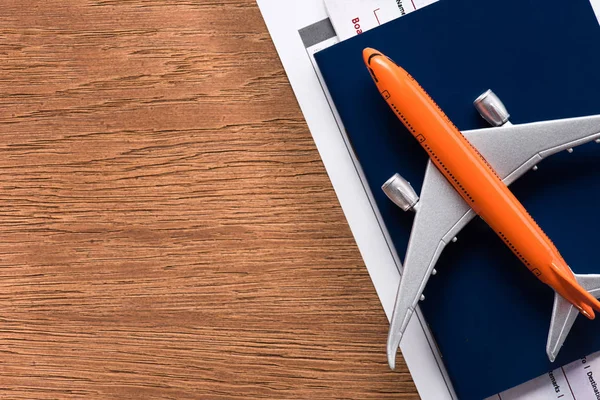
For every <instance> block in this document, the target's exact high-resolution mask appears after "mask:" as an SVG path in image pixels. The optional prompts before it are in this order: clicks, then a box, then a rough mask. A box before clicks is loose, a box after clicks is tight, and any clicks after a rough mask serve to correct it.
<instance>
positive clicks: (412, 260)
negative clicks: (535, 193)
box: [387, 161, 476, 369]
mask: <svg viewBox="0 0 600 400" xmlns="http://www.w3.org/2000/svg"><path fill="white" fill-rule="evenodd" d="M416 213H417V214H416V216H415V219H414V222H413V227H412V232H411V235H410V240H409V243H408V250H407V253H406V258H405V263H404V270H403V271H402V278H401V280H400V286H399V287H398V295H397V296H396V304H395V306H394V312H393V316H392V320H391V323H390V331H389V337H388V343H387V355H388V361H389V363H390V367H391V368H392V369H394V365H395V359H396V351H397V349H398V346H399V345H400V340H401V339H402V335H403V334H404V331H405V330H406V327H407V326H408V322H409V321H410V318H411V316H412V315H413V313H414V312H415V307H416V306H417V303H418V302H419V300H420V299H421V296H422V294H423V290H425V285H426V284H427V281H428V280H429V277H430V276H431V275H432V274H434V273H435V272H434V271H435V270H434V266H435V264H436V262H437V260H438V258H439V257H440V254H441V253H442V250H443V249H444V247H445V246H446V244H448V243H449V242H450V241H452V239H453V238H454V237H456V234H457V233H458V232H459V231H460V230H461V229H462V228H464V227H465V226H466V225H467V224H468V223H469V222H470V221H471V220H472V219H473V217H474V216H475V215H476V214H475V212H474V211H473V210H471V208H470V207H469V206H468V205H467V203H466V202H465V201H464V200H463V199H462V197H460V195H459V194H458V192H457V191H456V190H455V189H454V188H453V187H452V185H450V183H449V182H448V181H447V180H446V178H445V177H444V175H442V174H441V172H439V171H438V169H437V168H436V167H435V166H434V165H433V164H432V162H431V161H429V162H428V164H427V170H426V172H425V179H424V181H423V188H422V190H421V199H420V201H419V203H418V207H417V211H416Z"/></svg>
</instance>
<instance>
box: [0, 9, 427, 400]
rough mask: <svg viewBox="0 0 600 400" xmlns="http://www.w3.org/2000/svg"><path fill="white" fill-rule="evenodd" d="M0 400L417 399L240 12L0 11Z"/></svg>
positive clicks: (271, 55)
mask: <svg viewBox="0 0 600 400" xmlns="http://www.w3.org/2000/svg"><path fill="white" fill-rule="evenodd" d="M0 151H1V154H2V157H0V171H1V174H0V237H1V238H2V240H1V241H0V397H1V398H12V399H25V398H27V399H29V398H36V399H51V398H52V399H54V398H60V399H75V398H86V399H90V398H119V399H123V398H139V399H155V398H170V399H184V398H203V399H236V398H239V399H247V398H274V399H284V398H285V399H317V398H340V399H342V398H348V399H349V398H355V399H369V398H372V399H383V398H403V399H416V398H418V396H417V395H416V390H415V388H414V385H413V383H412V381H411V379H410V375H409V374H408V372H407V370H406V367H405V366H404V365H403V364H402V363H400V367H399V369H400V372H396V373H394V372H390V371H388V368H387V365H386V359H385V340H386V333H387V321H386V319H385V316H384V313H383V311H382V309H381V306H380V304H379V302H378V299H377V296H376V294H375V291H374V289H373V287H372V284H371V281H370V279H369V277H368V275H367V271H366V269H365V267H364V265H363V262H362V260H361V258H360V255H359V252H358V250H357V248H356V245H355V243H354V241H353V239H352V236H351V233H350V230H349V228H348V226H347V223H346V221H345V219H344V216H343V214H342V212H341V209H340V207H339V204H338V202H337V199H336V197H335V194H334V192H333V190H332V187H331V184H330V182H329V180H328V178H327V175H326V173H325V170H324V168H323V165H322V163H321V160H320V159H319V155H318V153H317V151H316V148H315V146H314V143H313V141H312V139H311V137H310V133H309V132H308V129H307V127H306V125H305V122H304V120H303V118H302V115H301V113H300V110H299V108H298V106H297V103H296V101H295V98H294V96H293V93H292V91H291V89H290V87H289V84H288V81H287V79H286V76H285V73H284V71H283V69H282V66H281V64H280V62H279V59H278V57H277V54H276V52H275V49H274V47H273V44H272V42H271V40H270V37H269V35H268V33H267V30H266V27H265V25H264V22H263V21H262V18H261V16H260V13H259V11H258V9H257V6H256V4H255V3H254V1H253V0H227V1H219V2H213V1H201V0H197V1H175V0H170V1H168V0H131V1H121V0H119V1H117V0H87V1H75V0H60V1H58V0H45V1H43V2H41V1H33V0H18V1H17V0H5V1H3V2H2V13H0Z"/></svg>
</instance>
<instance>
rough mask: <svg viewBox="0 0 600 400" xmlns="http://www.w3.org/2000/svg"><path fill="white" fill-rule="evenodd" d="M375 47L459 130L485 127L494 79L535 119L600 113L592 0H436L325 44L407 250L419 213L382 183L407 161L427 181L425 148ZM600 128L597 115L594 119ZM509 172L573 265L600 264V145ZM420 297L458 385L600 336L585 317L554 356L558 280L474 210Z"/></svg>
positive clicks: (527, 370) (348, 117)
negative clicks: (374, 64) (397, 107)
mask: <svg viewBox="0 0 600 400" xmlns="http://www.w3.org/2000/svg"><path fill="white" fill-rule="evenodd" d="M365 47H373V48H375V49H377V50H379V51H381V52H383V53H384V54H386V55H388V56H389V57H390V58H392V59H393V60H395V61H396V63H398V64H399V65H401V66H402V67H403V68H404V69H406V70H407V71H408V72H409V73H410V74H411V75H412V76H413V77H414V78H415V79H416V80H417V81H418V82H419V83H420V84H421V85H422V86H423V88H425V90H426V91H428V92H429V94H430V95H431V96H432V97H433V99H434V100H435V101H436V102H437V103H438V104H439V105H440V107H441V108H442V109H443V110H444V111H445V112H446V113H447V114H448V116H449V117H450V119H451V120H452V121H453V122H454V123H455V124H456V125H457V126H458V128H459V129H461V130H469V129H476V128H482V127H485V126H486V124H485V122H484V121H483V120H482V119H481V117H479V115H478V114H477V112H476V110H475V109H474V108H473V105H472V102H473V100H474V99H475V98H476V97H477V96H478V95H479V94H481V93H482V92H484V91H485V90H487V89H492V90H493V91H494V92H495V93H496V94H497V95H498V96H499V97H500V98H501V99H502V100H503V102H504V103H505V105H506V106H507V108H508V110H509V112H510V113H511V122H513V123H517V124H519V123H526V122H535V121H542V120H551V119H559V118H568V117H578V116H584V115H591V114H600V26H599V24H598V20H597V19H596V17H595V15H594V12H593V9H592V7H591V5H590V2H589V0H570V1H568V2H565V1H563V0H512V1H510V0H509V1H506V0H502V1H500V0H440V1H439V2H438V3H436V4H433V5H431V6H428V7H426V8H424V9H422V10H420V11H418V12H415V13H412V14H409V15H407V16H404V17H402V18H400V19H398V20H395V21H393V22H391V23H388V24H385V25H383V26H381V27H379V28H377V29H374V30H371V31H369V32H366V33H364V34H362V35H359V36H357V37H355V38H352V39H350V40H347V41H344V42H342V43H340V44H338V45H336V46H333V47H331V48H329V49H326V50H324V51H322V52H320V53H318V54H317V56H316V58H317V62H318V64H319V67H320V69H321V72H322V73H323V77H324V79H325V81H326V83H327V87H328V89H329V91H330V93H331V96H332V98H333V100H334V102H335V104H336V107H337V110H338V111H339V114H340V116H341V118H342V121H343V123H344V126H345V128H346V131H347V134H348V136H349V138H350V141H351V143H352V146H353V149H354V151H355V153H356V156H357V158H358V160H359V162H360V164H361V167H362V169H363V171H364V173H365V176H366V179H367V181H368V185H369V187H370V189H371V191H372V193H373V195H374V198H375V201H376V204H377V207H378V208H379V211H380V212H381V215H382V217H383V220H384V222H385V225H386V228H387V229H388V231H389V233H390V236H391V238H392V240H393V243H394V245H395V247H396V249H397V251H398V254H400V255H401V256H402V255H403V254H405V251H406V247H407V243H408V239H409V234H410V229H411V224H412V218H413V216H412V215H410V213H403V212H402V211H401V210H400V209H398V208H397V207H396V206H394V205H393V204H392V203H391V202H390V201H389V200H388V199H387V198H386V197H385V195H384V194H383V192H382V191H381V189H380V187H381V185H382V184H383V183H384V182H385V181H386V180H387V179H388V178H389V177H390V176H392V175H393V174H394V173H396V172H398V173H400V174H401V175H403V176H404V177H405V178H406V179H408V180H409V181H410V182H411V183H412V184H413V186H414V187H415V189H416V190H417V192H418V191H419V189H420V186H421V183H422V180H423V174H424V172H425V165H426V161H427V157H426V154H425V152H424V151H423V150H422V149H421V147H420V146H419V144H418V143H417V141H416V140H414V138H413V137H412V136H411V135H410V133H409V132H408V131H407V130H406V129H405V128H404V126H403V125H402V124H401V123H400V121H399V120H398V119H397V118H396V117H395V115H394V114H393V112H392V111H391V110H390V109H389V108H388V106H387V105H386V103H385V102H384V100H383V99H382V98H381V96H380V94H379V93H378V91H377V88H376V87H375V85H374V84H373V82H372V80H371V77H370V75H369V73H368V71H367V70H366V68H365V66H364V64H363V60H362V50H363V49H364V48H365ZM599 128H600V127H599ZM539 167H540V168H539V170H538V171H535V172H534V171H531V172H529V173H528V174H526V175H525V176H524V177H523V178H521V179H520V180H519V181H517V182H516V183H515V184H514V185H512V186H511V189H512V190H513V192H514V193H515V195H516V196H517V198H519V200H520V201H521V202H522V203H523V205H524V206H525V207H526V208H527V209H528V211H530V213H531V214H532V216H533V217H534V219H536V221H537V222H538V223H539V225H540V226H541V227H542V229H544V230H545V231H546V233H547V234H548V235H549V236H550V238H551V239H552V240H553V241H554V243H555V244H556V246H557V248H558V249H559V250H560V252H561V254H562V255H563V256H564V258H565V259H566V261H567V262H568V263H569V265H570V267H571V269H573V271H575V272H576V273H596V274H600V252H599V250H598V249H599V247H600V246H599V245H600V146H599V145H596V144H588V145H585V146H581V147H578V148H576V149H575V153H574V154H567V153H566V152H565V153H564V154H559V155H555V156H553V157H551V158H549V159H548V160H546V161H544V162H543V163H542V164H541V165H540V166H539ZM436 268H437V270H438V274H437V275H436V276H435V277H432V278H431V279H430V280H429V283H428V285H427V288H426V290H425V297H426V299H427V300H426V301H424V302H422V303H421V309H422V311H423V313H424V315H425V318H426V320H427V322H428V324H429V325H430V328H431V331H432V332H433V335H434V337H435V339H436V341H437V344H438V346H439V349H440V352H441V354H442V356H443V361H444V363H445V366H446V368H447V370H448V373H449V375H450V378H451V380H452V383H453V385H454V388H455V390H456V392H457V395H458V397H459V398H460V399H467V400H469V399H482V398H485V397H487V396H491V395H494V394H495V393H499V392H501V391H504V390H506V389H509V388H511V387H514V386H516V385H519V384H521V383H523V382H526V381H528V380H530V379H532V378H535V377H537V376H540V375H542V374H544V373H546V372H548V371H550V370H552V369H555V368H558V367H559V366H561V365H564V364H566V363H568V362H571V361H574V360H576V359H578V358H580V357H583V356H586V355H588V354H591V353H593V352H595V351H598V350H600V323H599V322H598V321H590V320H587V319H586V318H584V317H579V318H578V319H577V321H576V323H575V325H574V326H573V329H572V331H571V333H570V335H569V337H568V338H567V340H566V342H565V345H564V347H563V348H562V350H561V352H560V354H559V357H558V359H557V360H556V362H555V363H550V362H549V361H548V358H547V356H546V350H545V348H546V339H547V335H548V328H549V325H550V316H551V311H552V304H553V296H554V292H553V291H552V289H551V288H549V287H548V286H546V285H544V284H543V283H541V282H540V281H538V280H537V279H536V278H535V277H534V276H533V275H532V274H531V273H530V272H529V271H528V270H527V268H525V267H524V266H523V265H522V263H521V261H519V259H518V258H517V257H516V256H514V255H513V254H512V252H511V251H510V250H509V249H508V248H507V247H506V246H505V245H504V244H503V243H502V241H501V240H500V239H499V238H498V237H497V236H496V235H495V234H494V232H493V231H492V230H491V229H490V228H489V227H488V226H487V225H485V223H483V222H482V221H481V220H479V219H477V220H475V221H473V222H472V223H471V224H470V225H469V226H468V227H467V228H465V230H464V231H463V232H461V234H460V235H459V241H458V243H456V244H451V245H449V246H447V247H446V249H445V250H444V252H443V254H442V256H441V258H440V260H439V262H438V265H437V267H436Z"/></svg>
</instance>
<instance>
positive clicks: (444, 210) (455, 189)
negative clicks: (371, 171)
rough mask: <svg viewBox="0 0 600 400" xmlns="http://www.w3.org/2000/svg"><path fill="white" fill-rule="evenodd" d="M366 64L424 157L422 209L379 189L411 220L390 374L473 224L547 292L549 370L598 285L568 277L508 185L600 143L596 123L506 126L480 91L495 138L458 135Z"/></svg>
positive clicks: (424, 103)
mask: <svg viewBox="0 0 600 400" xmlns="http://www.w3.org/2000/svg"><path fill="white" fill-rule="evenodd" d="M363 57H364V61H365V64H366V65H367V68H368V69H369V71H370V73H371V75H372V77H373V80H374V81H375V83H376V85H377V88H378V89H379V92H380V93H381V94H382V96H383V97H384V99H385V100H386V102H387V103H388V105H389V106H390V107H391V108H392V110H393V111H394V112H395V114H396V115H397V117H398V118H399V119H400V120H401V121H402V123H403V124H404V125H405V126H406V128H407V129H408V130H409V131H410V132H411V133H412V135H413V136H414V137H415V138H416V139H417V140H418V141H419V143H420V144H421V146H422V147H423V148H424V149H425V151H426V152H427V153H428V154H429V157H430V160H429V163H428V165H427V170H426V173H425V178H424V181H423V188H422V191H421V198H420V199H419V197H418V196H417V194H416V193H415V191H414V190H413V189H412V187H411V186H410V184H409V183H408V182H407V181H405V180H404V179H403V178H402V177H401V176H400V175H398V174H396V175H394V176H393V177H392V178H391V179H390V180H389V181H387V182H386V183H385V184H384V185H383V187H382V189H383V190H384V192H385V193H386V194H387V196H388V197H389V198H390V199H391V200H392V201H394V203H396V204H397V205H398V206H399V207H400V208H402V209H403V210H404V211H409V210H412V211H414V212H415V213H416V215H415V219H414V222H413V228H412V232H411V236H410V240H409V243H408V249H407V253H406V258H405V260H404V271H403V274H402V278H401V281H400V287H399V288H398V294H397V297H396V304H395V307H394V312H393V315H392V320H391V324H390V332H389V337H388V344H387V355H388V362H389V364H390V367H391V368H392V369H394V366H395V358H396V352H397V350H398V346H399V344H400V341H401V339H402V335H403V333H404V331H405V330H406V327H407V326H408V322H409V321H410V318H411V316H412V315H413V313H414V311H415V307H416V306H417V303H418V302H419V300H423V299H424V298H423V290H424V289H425V285H426V284H427V281H428V280H429V277H430V276H431V275H435V273H436V271H435V269H434V267H435V264H436V262H437V260H438V258H439V256H440V254H441V252H442V250H443V249H444V247H445V246H446V244H448V243H449V242H450V241H452V240H455V238H456V235H457V234H458V232H459V231H460V230H461V229H463V228H464V227H465V226H466V225H467V223H469V221H471V220H472V219H473V218H474V217H475V216H476V215H479V216H480V217H481V218H482V219H483V220H484V221H485V222H486V223H487V224H488V225H489V226H490V227H491V228H492V229H493V230H494V231H495V232H496V233H497V234H498V236H499V237H500V238H501V239H502V240H503V241H504V243H505V244H506V245H507V246H508V247H509V248H510V249H511V250H512V251H513V253H514V254H515V255H516V256H517V257H518V258H519V259H520V260H521V261H522V262H523V264H525V266H526V267H527V268H528V269H529V270H530V271H531V272H532V273H533V274H534V275H535V276H536V277H538V279H539V280H541V281H542V282H544V283H545V284H547V285H548V286H550V287H551V288H552V289H554V291H555V297H554V307H553V310H552V318H551V322H550V332H549V334H548V342H547V345H546V353H547V354H548V358H549V359H550V361H552V362H553V361H554V360H555V358H556V355H557V354H558V352H559V350H560V348H561V346H562V344H563V343H564V341H565V339H566V337H567V335H568V333H569V331H570V329H571V327H572V325H573V323H574V322H575V318H576V317H577V315H578V312H579V313H581V314H583V315H585V316H586V317H587V318H589V319H594V317H595V314H594V310H596V311H600V302H599V301H598V300H597V297H600V275H577V274H574V273H573V272H572V271H571V268H570V267H569V266H568V264H567V263H566V262H565V260H564V259H563V258H562V256H561V255H560V253H559V252H558V250H557V249H556V247H555V246H554V245H553V244H552V241H551V240H550V239H549V238H548V236H546V234H545V233H544V231H542V229H541V228H540V227H539V226H538V225H537V224H536V222H535V221H534V220H533V218H532V217H531V216H530V215H529V214H528V213H527V211H526V210H525V208H524V207H523V205H522V204H521V203H520V202H519V200H517V198H516V197H515V196H514V195H513V194H512V192H511V191H510V190H509V189H508V186H507V185H510V184H511V183H512V182H514V181H515V180H517V179H518V178H519V177H521V176H522V175H523V174H524V173H525V172H526V171H528V170H530V169H536V168H537V166H536V165H537V164H538V163H539V162H540V161H542V159H544V158H545V157H548V156H550V155H552V154H555V153H557V152H559V151H563V150H567V151H569V152H571V151H572V148H573V147H574V146H578V145H581V144H584V143H587V142H590V141H593V140H595V141H596V142H597V143H600V115H594V116H589V117H581V118H571V119H564V120H556V121H545V122H537V123H532V124H523V125H512V124H511V123H510V122H509V121H508V118H509V114H508V113H507V111H506V109H505V108H504V106H503V105H502V103H501V102H500V100H499V99H498V98H497V97H496V96H495V95H494V94H493V93H492V92H491V91H487V92H486V93H484V94H483V95H481V96H480V97H479V98H478V99H477V100H475V106H476V107H477V108H478V110H479V112H480V113H481V115H482V116H483V117H484V118H485V119H486V120H487V121H488V122H490V123H491V124H492V125H494V126H495V128H488V129H481V130H473V131H466V132H462V133H461V132H460V131H459V130H458V129H457V128H456V127H455V126H454V124H452V122H451V121H450V120H449V119H448V117H447V116H446V115H445V114H444V112H443V111H442V110H441V109H440V108H439V107H438V106H437V104H436V103H435V102H434V101H433V100H432V99H431V97H429V95H428V94H427V93H426V92H425V90H423V88H422V87H421V86H420V85H419V84H418V83H417V82H416V81H415V79H414V78H413V77H412V76H410V75H409V74H408V73H407V72H406V71H405V70H404V69H402V68H400V67H399V66H397V65H396V64H395V63H394V62H393V61H392V60H390V59H389V58H388V57H386V56H384V55H383V54H381V53H380V52H378V51H376V50H373V49H365V50H364V52H363Z"/></svg>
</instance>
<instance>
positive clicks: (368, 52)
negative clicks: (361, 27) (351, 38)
mask: <svg viewBox="0 0 600 400" xmlns="http://www.w3.org/2000/svg"><path fill="white" fill-rule="evenodd" d="M381 55H382V54H381V53H380V52H379V51H377V50H375V49H372V48H370V47H367V48H366V49H364V50H363V60H364V61H365V64H366V65H369V64H370V63H371V59H372V58H373V57H375V56H381Z"/></svg>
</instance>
